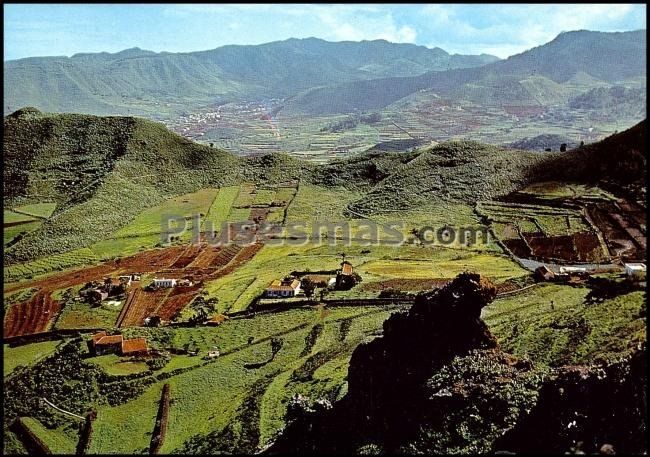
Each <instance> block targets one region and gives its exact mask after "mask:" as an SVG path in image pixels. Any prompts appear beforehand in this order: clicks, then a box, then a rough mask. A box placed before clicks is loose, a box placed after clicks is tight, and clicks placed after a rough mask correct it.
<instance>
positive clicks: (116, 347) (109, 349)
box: [88, 332, 123, 355]
mask: <svg viewBox="0 0 650 457" xmlns="http://www.w3.org/2000/svg"><path fill="white" fill-rule="evenodd" d="M122 340H123V337H122V335H109V334H107V333H106V332H99V333H95V334H94V335H93V337H92V339H91V340H90V341H89V342H88V348H89V349H90V351H91V352H92V353H93V354H95V355H103V354H119V353H120V351H121V350H122Z"/></svg>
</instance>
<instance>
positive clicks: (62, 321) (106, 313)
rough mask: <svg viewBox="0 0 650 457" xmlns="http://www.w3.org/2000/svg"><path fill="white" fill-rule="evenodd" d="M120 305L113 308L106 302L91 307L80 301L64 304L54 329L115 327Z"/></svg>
mask: <svg viewBox="0 0 650 457" xmlns="http://www.w3.org/2000/svg"><path fill="white" fill-rule="evenodd" d="M121 309H122V304H120V305H119V306H115V305H113V304H108V303H106V302H104V303H102V304H101V305H100V306H97V307H91V306H90V305H89V304H87V303H84V302H80V301H71V302H68V303H66V305H65V306H64V308H63V311H61V314H60V315H59V317H58V319H57V320H56V324H55V328H56V329H66V328H111V327H113V326H115V322H116V321H117V316H118V315H119V314H120V310H121Z"/></svg>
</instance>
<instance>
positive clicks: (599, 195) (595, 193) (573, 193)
mask: <svg viewBox="0 0 650 457" xmlns="http://www.w3.org/2000/svg"><path fill="white" fill-rule="evenodd" d="M519 193H520V194H528V195H531V196H534V197H537V198H542V199H546V200H555V199H569V198H573V199H594V200H610V201H614V200H616V197H614V195H612V194H611V193H610V192H608V191H606V190H604V189H601V188H600V187H598V186H590V185H587V184H578V183H565V182H558V181H545V182H538V183H534V184H531V185H530V186H527V187H525V188H523V189H521V190H520V191H519Z"/></svg>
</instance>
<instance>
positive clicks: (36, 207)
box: [13, 203, 56, 219]
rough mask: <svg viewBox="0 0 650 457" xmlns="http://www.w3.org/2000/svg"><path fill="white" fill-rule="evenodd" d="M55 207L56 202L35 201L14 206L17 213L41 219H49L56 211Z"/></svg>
mask: <svg viewBox="0 0 650 457" xmlns="http://www.w3.org/2000/svg"><path fill="white" fill-rule="evenodd" d="M55 209H56V203H34V204H31V205H23V206H16V207H15V208H13V210H14V211H15V212H17V213H21V214H27V215H29V216H33V217H37V218H40V219H47V218H48V217H50V216H51V215H52V213H54V210H55Z"/></svg>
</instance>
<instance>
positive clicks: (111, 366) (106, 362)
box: [91, 354, 149, 376]
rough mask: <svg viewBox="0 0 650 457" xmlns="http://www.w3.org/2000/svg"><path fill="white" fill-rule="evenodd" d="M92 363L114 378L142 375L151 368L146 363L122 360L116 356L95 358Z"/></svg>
mask: <svg viewBox="0 0 650 457" xmlns="http://www.w3.org/2000/svg"><path fill="white" fill-rule="evenodd" d="M91 360H92V362H93V363H94V364H96V365H98V366H100V367H101V368H102V369H103V370H104V371H105V372H106V373H108V374H110V375H114V376H121V375H129V374H133V373H142V372H144V371H147V370H148V369H149V368H148V367H147V364H146V363H144V362H134V361H132V360H130V359H129V358H128V357H127V358H122V357H120V356H118V355H115V354H106V355H102V356H98V357H93V358H92V359H91Z"/></svg>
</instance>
